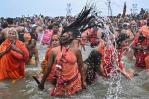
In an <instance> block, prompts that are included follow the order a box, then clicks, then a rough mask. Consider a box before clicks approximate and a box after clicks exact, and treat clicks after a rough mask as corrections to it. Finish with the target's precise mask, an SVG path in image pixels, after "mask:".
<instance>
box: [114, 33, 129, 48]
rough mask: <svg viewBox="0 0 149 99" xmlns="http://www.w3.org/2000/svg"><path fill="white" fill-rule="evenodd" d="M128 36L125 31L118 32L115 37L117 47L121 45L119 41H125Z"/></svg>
mask: <svg viewBox="0 0 149 99" xmlns="http://www.w3.org/2000/svg"><path fill="white" fill-rule="evenodd" d="M128 38H129V36H128V35H127V34H125V33H121V34H119V36H118V37H117V39H116V44H117V48H120V47H121V43H122V42H123V41H125V40H126V39H128Z"/></svg>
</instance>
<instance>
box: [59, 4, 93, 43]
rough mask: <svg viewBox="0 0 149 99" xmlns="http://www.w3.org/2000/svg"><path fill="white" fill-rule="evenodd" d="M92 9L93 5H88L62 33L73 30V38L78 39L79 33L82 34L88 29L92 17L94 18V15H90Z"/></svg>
mask: <svg viewBox="0 0 149 99" xmlns="http://www.w3.org/2000/svg"><path fill="white" fill-rule="evenodd" d="M91 10H92V7H89V6H88V5H86V6H85V7H84V8H83V9H82V11H81V12H80V13H79V15H78V17H77V18H76V20H75V21H74V22H73V23H71V24H70V25H69V26H65V27H64V29H63V31H62V34H61V35H63V34H64V33H65V32H72V37H73V39H76V38H77V37H78V36H79V35H81V34H80V33H81V32H83V31H85V30H86V29H88V24H89V23H90V22H91V20H92V19H94V17H93V16H92V15H91V16H89V15H90V12H91ZM90 28H91V27H90ZM73 39H71V40H70V39H68V42H67V43H70V42H71V41H72V40H73Z"/></svg>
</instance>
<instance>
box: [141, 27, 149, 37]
mask: <svg viewBox="0 0 149 99" xmlns="http://www.w3.org/2000/svg"><path fill="white" fill-rule="evenodd" d="M139 32H141V33H142V34H143V36H145V37H149V27H148V26H146V25H145V26H142V27H141V28H140V30H139Z"/></svg>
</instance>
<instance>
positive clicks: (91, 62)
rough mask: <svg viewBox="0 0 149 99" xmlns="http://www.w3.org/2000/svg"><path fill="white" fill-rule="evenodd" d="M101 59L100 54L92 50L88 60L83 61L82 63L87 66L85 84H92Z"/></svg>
mask: <svg viewBox="0 0 149 99" xmlns="http://www.w3.org/2000/svg"><path fill="white" fill-rule="evenodd" d="M101 57H102V55H101V53H99V52H98V51H96V50H93V51H91V53H90V55H89V56H88V58H87V59H86V60H85V61H84V63H85V64H87V65H88V68H87V73H86V82H87V84H89V85H90V84H92V82H94V80H95V78H96V72H98V71H97V70H99V69H98V67H99V66H100V64H101Z"/></svg>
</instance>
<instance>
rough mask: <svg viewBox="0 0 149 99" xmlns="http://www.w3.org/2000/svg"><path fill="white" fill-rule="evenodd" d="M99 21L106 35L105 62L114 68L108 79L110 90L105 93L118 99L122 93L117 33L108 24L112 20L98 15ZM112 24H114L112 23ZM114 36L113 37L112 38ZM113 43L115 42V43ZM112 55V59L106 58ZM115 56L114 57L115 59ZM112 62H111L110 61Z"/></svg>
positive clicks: (108, 98) (106, 98) (110, 98)
mask: <svg viewBox="0 0 149 99" xmlns="http://www.w3.org/2000/svg"><path fill="white" fill-rule="evenodd" d="M97 21H98V22H100V23H103V33H104V35H105V38H104V39H105V41H106V42H105V43H106V44H105V45H106V47H105V52H104V57H105V58H104V59H105V60H104V61H105V63H107V64H108V65H112V66H113V67H112V70H111V72H110V74H109V79H108V90H107V93H106V95H105V99H118V98H119V95H120V94H121V89H122V86H121V74H120V73H119V72H118V71H117V67H118V64H117V63H118V51H117V48H116V40H115V35H114V33H112V32H111V30H110V28H109V26H108V25H107V23H108V24H109V23H110V25H111V20H110V19H108V18H102V17H98V16H97ZM111 26H112V25H111ZM111 28H112V29H114V28H113V27H111ZM111 36H112V39H111ZM113 43H115V44H114V45H115V46H114V45H113ZM111 46H112V47H114V49H113V50H112V52H111V53H110V54H109V52H108V49H109V48H110V47H111ZM109 55H110V59H108V60H107V59H106V56H109ZM113 57H114V59H113ZM109 62H110V63H109Z"/></svg>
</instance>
